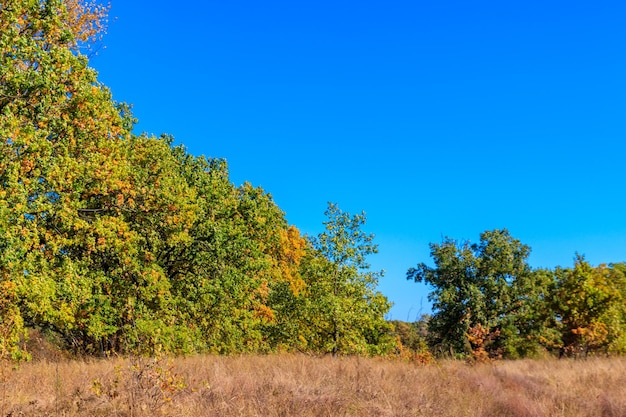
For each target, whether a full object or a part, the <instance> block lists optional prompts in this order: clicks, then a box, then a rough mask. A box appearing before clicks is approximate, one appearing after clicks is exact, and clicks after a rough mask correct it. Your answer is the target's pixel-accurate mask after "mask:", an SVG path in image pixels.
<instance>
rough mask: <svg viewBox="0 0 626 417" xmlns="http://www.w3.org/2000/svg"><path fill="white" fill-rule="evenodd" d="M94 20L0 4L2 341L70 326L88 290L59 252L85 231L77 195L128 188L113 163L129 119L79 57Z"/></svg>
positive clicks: (72, 8) (57, 7) (94, 13)
mask: <svg viewBox="0 0 626 417" xmlns="http://www.w3.org/2000/svg"><path fill="white" fill-rule="evenodd" d="M103 13H104V9H103V8H100V7H98V6H94V5H92V6H89V5H87V3H83V2H78V1H74V2H65V1H61V0H46V1H28V0H15V1H12V2H10V4H6V5H3V6H2V7H0V141H1V143H0V146H1V150H0V187H1V188H0V206H2V207H7V209H6V210H3V211H2V212H1V213H0V215H1V216H2V219H1V220H0V225H1V227H2V229H3V232H4V233H3V236H2V238H1V239H2V242H1V243H0V246H5V247H6V248H7V250H5V251H3V253H2V255H1V257H2V260H1V261H0V277H1V279H2V282H3V284H2V288H3V291H4V294H3V297H2V299H3V300H8V301H6V302H7V303H10V304H11V305H10V307H6V311H10V312H11V313H10V315H9V316H6V317H12V318H11V319H10V321H11V322H12V323H13V326H12V327H13V329H14V330H13V332H12V333H11V334H10V335H9V336H8V339H6V340H13V341H15V340H16V338H15V335H16V334H17V333H19V332H20V331H21V330H20V326H21V323H23V322H24V321H25V322H26V323H27V324H33V323H49V324H51V325H54V326H57V327H59V326H60V327H64V326H65V327H67V326H74V325H75V323H74V322H73V319H74V317H75V312H76V307H77V304H78V303H79V302H80V300H81V299H82V298H83V297H85V296H87V292H88V291H89V289H88V287H87V286H85V285H84V284H85V282H84V281H81V280H75V279H74V278H76V277H77V265H76V263H75V262H74V260H73V259H72V257H71V256H70V253H69V249H68V247H69V246H72V245H73V243H72V239H73V237H72V231H76V230H78V229H79V228H81V227H83V226H84V225H85V220H84V219H82V218H81V213H84V212H85V211H84V210H85V209H87V208H86V207H85V206H82V205H81V204H82V202H83V201H85V200H86V199H88V198H83V196H92V197H94V198H95V197H96V196H97V195H100V196H102V197H107V196H109V197H112V198H114V197H115V196H116V195H117V194H120V193H123V192H124V191H125V190H126V189H127V187H126V184H127V182H126V179H125V172H124V168H125V167H127V165H126V164H124V163H120V159H119V158H120V156H121V155H122V154H123V151H122V150H121V148H123V141H124V140H125V139H126V138H127V137H128V135H129V128H130V126H131V125H132V120H131V119H130V117H129V116H128V114H126V113H125V111H124V109H125V107H124V106H122V105H118V104H116V103H115V102H114V101H113V100H112V99H111V95H110V93H109V91H108V90H107V89H106V88H104V87H103V86H102V85H100V84H99V83H98V82H97V80H96V74H95V72H94V71H93V70H91V69H90V68H88V67H87V60H86V58H85V57H83V56H82V55H81V54H80V52H79V50H78V48H79V44H80V42H86V41H88V40H89V39H91V38H92V37H93V36H95V35H96V34H97V33H98V31H99V30H100V28H101V27H102V25H101V23H102V19H103ZM81 210H82V211H81ZM70 294H71V295H70ZM6 317H5V318H6ZM16 332H17V333H16ZM6 340H5V341H6ZM0 344H2V343H0ZM13 351H14V352H15V349H13Z"/></svg>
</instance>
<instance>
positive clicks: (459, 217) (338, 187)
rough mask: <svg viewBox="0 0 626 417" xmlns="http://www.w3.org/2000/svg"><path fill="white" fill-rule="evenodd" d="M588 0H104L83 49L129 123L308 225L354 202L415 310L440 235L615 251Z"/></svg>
mask: <svg viewBox="0 0 626 417" xmlns="http://www.w3.org/2000/svg"><path fill="white" fill-rule="evenodd" d="M594 3H597V4H593V3H592V2H586V1H585V2H583V1H567V2H566V1H549V2H545V1H541V2H540V1H534V0H531V1H524V2H516V1H513V2H495V1H474V2H467V1H450V0H441V1H432V2H426V1H419V0H413V1H395V0H387V1H384V2H383V1H358V2H357V1H353V0H346V1H337V0H335V1H326V0H319V1H315V2H309V1H298V2H294V1H273V0H269V1H265V2H257V1H250V0H240V1H228V2H225V1H219V2H217V1H189V0H179V1H177V2H171V1H167V2H166V1H150V2H148V1H144V0H133V1H122V0H112V9H111V23H110V27H109V31H108V34H107V35H106V36H105V38H104V40H103V42H102V45H104V46H105V47H104V48H101V49H100V50H99V51H98V53H97V55H96V56H94V57H93V58H92V60H91V65H92V66H93V67H94V68H95V69H96V70H97V71H98V72H99V74H100V80H101V81H102V82H103V83H104V84H106V85H107V86H108V87H110V88H111V90H112V92H113V95H114V98H115V99H116V100H119V101H125V102H128V103H131V104H133V106H134V113H135V115H136V117H137V118H138V119H139V124H138V126H137V130H138V132H142V131H145V132H148V133H152V134H156V135H158V134H160V133H169V134H172V135H174V137H175V138H176V141H177V142H178V143H184V144H185V145H186V146H187V148H188V149H189V151H190V152H191V153H193V154H195V155H201V154H202V155H206V156H210V157H223V158H226V159H227V161H228V163H229V166H230V172H231V178H232V180H233V182H235V183H236V184H240V183H242V182H244V181H249V182H251V183H252V184H254V185H258V186H262V187H263V188H264V189H265V190H266V191H268V192H269V193H271V194H272V196H273V197H274V199H275V201H276V202H277V204H278V205H279V206H280V207H281V208H282V209H283V210H284V211H285V212H286V215H287V219H288V220H289V222H290V223H292V224H295V225H296V226H298V227H299V228H300V229H301V230H302V231H303V232H305V233H309V234H317V233H318V232H320V231H321V230H322V221H323V220H324V215H323V213H324V210H325V209H326V204H327V202H328V201H332V202H336V203H338V204H339V206H340V207H341V208H342V209H343V210H345V211H350V212H353V213H356V212H360V211H361V210H364V211H365V212H366V213H367V218H368V224H367V226H366V227H365V230H366V231H368V232H371V233H374V234H375V235H376V241H377V242H378V244H379V251H380V253H379V254H377V255H374V256H372V258H371V259H370V261H371V264H372V266H373V267H374V268H375V269H384V270H385V271H386V274H385V277H384V278H383V279H382V280H381V282H380V287H379V288H380V290H381V291H382V292H383V293H384V294H386V295H387V296H388V297H389V298H390V299H391V300H392V301H393V302H394V303H395V305H394V307H393V308H392V310H391V313H390V315H389V317H390V318H393V319H400V320H414V319H415V318H416V317H418V315H419V314H420V313H427V312H429V311H430V305H429V303H428V301H427V294H428V288H427V287H425V286H423V285H421V284H415V283H411V282H407V281H406V279H405V273H406V271H407V269H408V268H410V267H411V266H414V265H415V264H417V263H419V262H427V263H428V262H430V258H429V248H428V244H429V242H440V241H441V239H442V237H443V236H450V237H453V238H457V239H468V240H474V241H475V240H477V239H478V236H479V234H480V233H481V232H482V231H484V230H488V229H494V228H504V227H506V228H508V229H509V230H510V231H511V233H512V235H513V236H514V237H516V238H518V239H520V240H522V242H523V243H525V244H528V245H530V246H531V247H532V254H531V257H530V263H531V265H532V266H533V267H555V266H557V265H562V266H569V265H572V264H573V258H574V254H575V252H579V253H581V254H584V255H586V257H587V260H589V261H590V262H591V263H593V264H598V263H602V262H607V263H608V262H622V261H626V216H625V215H624V213H625V210H624V207H626V193H625V192H624V182H625V180H626V173H625V171H624V166H625V165H626V164H625V163H626V141H625V140H624V139H625V138H626V124H625V121H626V117H625V110H626V76H625V74H626V25H624V20H625V18H626V3H624V2H620V1H600V2H594Z"/></svg>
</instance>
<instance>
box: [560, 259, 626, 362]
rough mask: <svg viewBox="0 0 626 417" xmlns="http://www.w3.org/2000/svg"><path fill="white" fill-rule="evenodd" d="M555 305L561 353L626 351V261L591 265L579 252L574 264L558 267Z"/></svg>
mask: <svg viewBox="0 0 626 417" xmlns="http://www.w3.org/2000/svg"><path fill="white" fill-rule="evenodd" d="M555 276H556V286H555V288H554V292H553V298H552V299H553V304H552V308H553V309H554V311H555V312H556V315H557V318H558V323H559V329H560V331H561V335H562V336H561V337H562V345H561V346H562V350H561V352H562V354H565V355H568V356H579V355H587V354H588V353H594V352H597V351H604V352H608V351H614V352H620V353H623V352H624V338H625V325H626V321H625V320H624V319H625V318H626V308H625V307H624V302H625V301H626V299H625V296H626V275H624V268H623V265H620V264H618V265H616V266H614V265H608V266H607V265H600V266H598V267H595V268H594V267H592V266H591V265H590V264H589V263H588V262H587V261H585V259H584V257H583V256H580V255H577V256H576V260H575V263H574V267H573V268H558V269H557V270H556V271H555Z"/></svg>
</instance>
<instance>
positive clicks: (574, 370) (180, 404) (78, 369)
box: [0, 355, 626, 417]
mask: <svg viewBox="0 0 626 417" xmlns="http://www.w3.org/2000/svg"><path fill="white" fill-rule="evenodd" d="M0 378H1V379H0V416H18V415H23V416H38V415H40V416H44V415H45V416H154V415H161V416H198V415H219V416H263V417H272V416H429V417H437V416H450V417H453V416H454V417H459V416H468V417H471V416H476V417H478V416H482V417H489V416H493V417H496V416H497V417H505V416H511V417H534V416H568V417H578V416H581V417H582V416H593V417H597V416H607V417H608V416H626V390H624V387H626V359H623V358H612V359H590V360H584V361H583V360H578V361H576V360H561V361H558V360H536V361H531V360H523V361H511V362H496V363H492V364H484V365H476V366H470V365H467V364H466V363H464V362H441V363H438V364H433V365H426V366H419V365H417V364H415V363H414V362H407V361H400V360H388V359H380V358H375V359H366V358H357V357H347V358H346V357H344V358H332V357H323V358H317V357H310V356H305V355H269V356H237V357H217V356H195V357H188V358H176V359H171V360H170V359H162V360H158V361H155V360H151V359H134V360H131V359H110V360H90V361H67V360H64V361H58V362H48V361H39V362H31V363H26V364H23V365H21V366H20V367H19V368H17V369H13V367H12V365H10V364H6V363H5V364H4V365H3V368H2V370H1V373H0Z"/></svg>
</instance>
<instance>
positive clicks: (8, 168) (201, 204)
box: [0, 0, 388, 359]
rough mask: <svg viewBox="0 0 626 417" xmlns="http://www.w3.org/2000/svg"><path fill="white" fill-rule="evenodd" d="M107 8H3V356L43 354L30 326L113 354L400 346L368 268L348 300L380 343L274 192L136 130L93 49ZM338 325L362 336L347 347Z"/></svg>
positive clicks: (56, 1)
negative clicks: (329, 291)
mask: <svg viewBox="0 0 626 417" xmlns="http://www.w3.org/2000/svg"><path fill="white" fill-rule="evenodd" d="M107 11H108V7H107V6H102V5H100V4H98V3H95V2H92V1H84V0H42V1H30V0H15V1H11V2H6V3H4V4H2V5H1V6H0V52H1V53H0V356H2V357H13V358H14V359H20V358H24V357H27V356H28V352H27V350H25V349H24V348H23V346H24V340H25V339H26V334H27V332H26V330H27V329H38V330H39V331H41V332H43V334H46V335H48V336H49V337H51V338H54V339H55V340H58V341H60V344H61V345H62V346H63V347H64V348H65V349H67V350H70V351H74V352H80V353H84V354H97V355H109V354H115V353H127V352H134V353H138V352H148V353H168V352H169V353H190V352H216V353H235V352H268V351H273V350H287V351H289V350H296V349H299V350H305V351H318V350H320V349H322V350H323V349H326V350H328V349H330V350H332V351H333V352H334V353H342V352H344V351H346V350H347V349H348V347H349V346H352V345H358V346H359V349H360V350H361V351H363V352H365V351H372V352H374V351H376V349H373V348H366V347H368V346H375V345H376V346H378V345H380V346H381V348H380V349H379V350H380V351H382V350H384V348H383V347H382V346H383V345H384V343H383V342H384V340H386V339H385V338H386V332H385V328H386V324H385V322H384V319H383V317H384V314H385V313H386V312H387V311H388V304H386V303H382V304H381V302H380V300H381V297H382V295H380V294H378V293H376V292H375V288H374V287H375V285H374V284H375V282H374V281H371V278H369V275H367V277H368V278H367V285H365V284H363V285H362V284H361V283H359V282H360V281H359V279H360V277H365V276H366V275H363V274H364V272H363V270H364V269H366V268H359V269H354V270H351V271H350V274H349V275H345V276H344V277H343V279H345V280H350V282H348V281H346V282H344V283H343V284H342V285H345V286H348V287H350V286H355V287H358V291H356V292H353V293H351V292H347V291H343V292H341V293H337V294H334V298H333V300H332V302H333V305H334V306H337V305H341V304H342V303H346V302H350V301H351V298H354V297H359V300H358V302H359V303H360V310H359V311H360V314H361V315H362V320H364V321H365V322H368V323H370V326H369V329H368V334H364V333H363V332H362V331H361V327H360V326H361V324H362V323H354V324H350V323H349V322H348V321H346V318H345V317H340V315H341V314H344V312H343V311H341V310H337V309H335V308H330V307H329V306H324V307H322V306H320V304H319V302H318V300H319V296H320V293H319V292H317V290H314V289H313V287H312V285H311V283H312V282H313V278H312V277H313V276H315V281H316V282H323V280H324V279H325V276H324V275H323V272H324V271H330V270H332V269H333V268H334V267H333V265H334V264H335V262H334V261H333V260H332V259H328V257H327V256H326V255H325V254H323V253H320V252H319V251H318V250H317V249H316V248H315V247H314V245H313V244H312V240H311V239H310V238H308V237H303V236H301V235H300V232H299V231H298V229H297V228H296V227H295V226H292V225H289V224H288V223H287V221H286V220H285V215H284V213H283V212H282V211H281V210H280V208H279V207H278V206H277V205H276V204H275V203H274V201H273V200H272V197H271V196H270V195H269V194H268V193H266V192H265V191H264V190H263V189H261V188H259V187H254V186H252V185H250V184H248V183H246V184H243V185H241V186H236V185H234V184H232V183H231V181H230V180H229V176H228V166H227V164H226V162H225V161H224V160H220V159H213V158H204V157H195V156H193V155H190V154H189V153H187V151H186V150H185V148H184V147H183V146H175V145H174V144H173V139H172V138H170V137H168V136H162V137H154V136H148V135H139V136H138V135H136V134H134V133H133V131H132V130H133V126H134V123H135V120H134V119H133V116H132V114H131V113H130V111H129V106H127V105H126V104H124V103H117V102H115V101H114V100H113V99H112V97H111V93H110V91H109V90H108V89H107V88H106V87H105V86H104V85H102V84H101V83H100V82H99V81H98V79H97V73H96V72H95V71H94V70H93V69H92V68H90V67H89V66H88V58H87V57H86V56H85V55H84V53H83V52H84V51H85V50H86V49H88V48H89V47H90V46H91V45H92V43H93V42H96V41H98V39H99V37H100V36H101V35H102V33H103V31H104V29H105V28H106V23H107V21H106V19H107ZM342 216H343V217H345V218H350V215H349V214H347V213H344V214H342ZM337 221H339V219H337ZM333 230H334V232H333V233H335V235H336V236H340V235H342V234H345V231H342V230H341V227H339V228H335V229H333ZM312 274H314V275H312ZM328 279H330V278H328ZM320 280H321V281H320ZM334 280H335V281H334V282H335V284H339V283H338V281H337V278H336V277H335V278H334ZM362 297H365V298H362ZM294 308H296V309H299V310H297V311H296V312H295V313H294V310H293V309H294ZM319 311H325V315H324V316H323V318H320V317H318V316H317V313H318V312H319ZM325 320H326V321H333V320H334V321H335V322H336V321H338V320H341V321H342V323H343V326H347V328H345V329H344V330H343V331H342V333H341V334H338V333H335V334H334V335H333V337H334V339H333V341H332V343H331V342H329V343H327V342H326V341H325V338H327V337H329V336H328V335H327V334H326V333H325V330H323V329H325V328H327V327H328V324H327V323H325ZM313 323H314V324H313ZM372 331H374V334H372ZM348 335H349V338H350V340H349V343H348V342H347V341H345V343H344V339H346V338H347V337H348ZM381 343H382V344H381ZM384 346H386V345H384ZM350 349H352V348H350Z"/></svg>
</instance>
